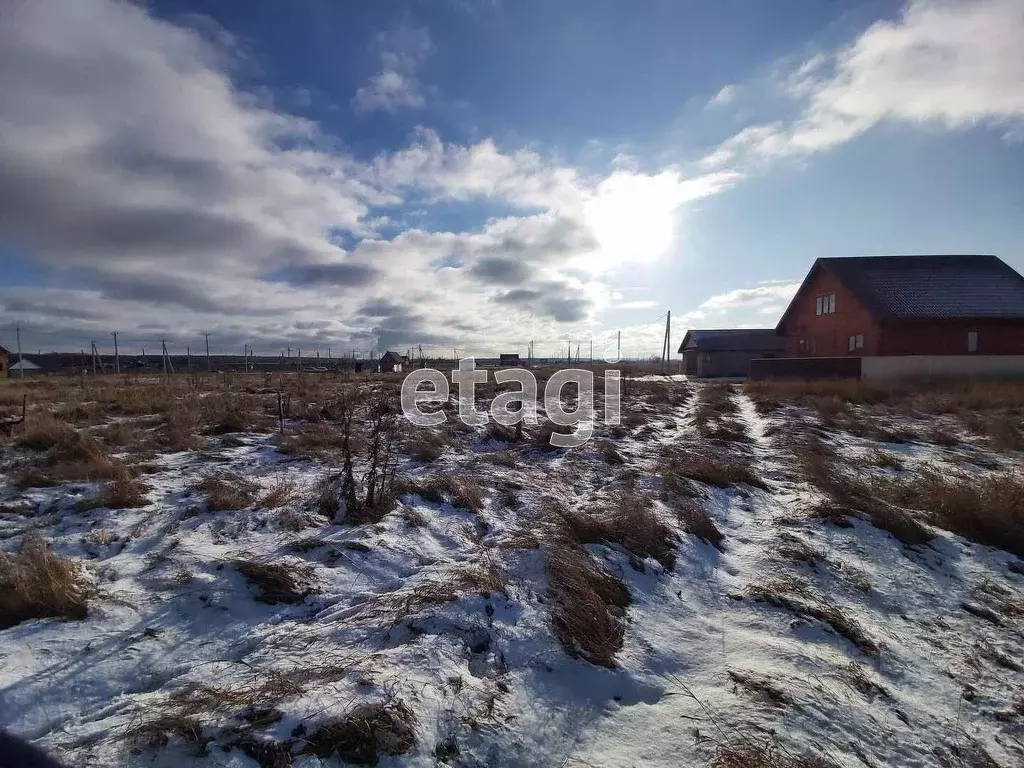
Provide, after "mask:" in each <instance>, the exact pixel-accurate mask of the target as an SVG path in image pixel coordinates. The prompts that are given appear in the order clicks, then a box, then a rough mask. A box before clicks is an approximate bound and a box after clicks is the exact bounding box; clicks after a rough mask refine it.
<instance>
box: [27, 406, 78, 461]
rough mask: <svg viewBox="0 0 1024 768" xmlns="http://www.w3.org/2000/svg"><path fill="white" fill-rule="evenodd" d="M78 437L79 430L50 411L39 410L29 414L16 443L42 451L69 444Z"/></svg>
mask: <svg viewBox="0 0 1024 768" xmlns="http://www.w3.org/2000/svg"><path fill="white" fill-rule="evenodd" d="M77 439H78V432H77V431H76V430H75V428H74V427H72V426H71V425H70V424H68V423H67V422H64V421H61V420H59V419H57V418H56V417H55V416H54V415H53V414H52V413H50V412H49V411H39V412H33V413H29V414H28V416H27V417H26V419H25V424H24V427H23V430H22V433H21V435H20V436H19V437H18V439H17V440H16V441H15V445H17V446H18V447H19V448H25V449H27V450H30V451H39V452H42V451H48V450H50V449H51V448H54V447H56V446H59V445H69V444H71V443H73V442H74V441H75V440H77Z"/></svg>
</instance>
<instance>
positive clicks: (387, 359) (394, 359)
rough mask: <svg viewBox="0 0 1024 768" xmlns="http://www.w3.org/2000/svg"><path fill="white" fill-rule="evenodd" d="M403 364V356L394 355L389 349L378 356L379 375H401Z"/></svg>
mask: <svg viewBox="0 0 1024 768" xmlns="http://www.w3.org/2000/svg"><path fill="white" fill-rule="evenodd" d="M403 364H404V360H403V356H402V355H398V354H395V353H394V352H392V351H391V350H390V349H389V350H388V351H387V352H385V353H384V354H383V355H381V356H380V372H381V373H401V372H402V365H403Z"/></svg>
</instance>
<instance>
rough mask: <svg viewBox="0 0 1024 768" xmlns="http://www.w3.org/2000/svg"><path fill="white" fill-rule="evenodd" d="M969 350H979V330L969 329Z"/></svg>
mask: <svg viewBox="0 0 1024 768" xmlns="http://www.w3.org/2000/svg"><path fill="white" fill-rule="evenodd" d="M967 351H968V352H977V351H978V332H977V331H968V332H967Z"/></svg>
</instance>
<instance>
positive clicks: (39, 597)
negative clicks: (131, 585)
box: [0, 533, 92, 629]
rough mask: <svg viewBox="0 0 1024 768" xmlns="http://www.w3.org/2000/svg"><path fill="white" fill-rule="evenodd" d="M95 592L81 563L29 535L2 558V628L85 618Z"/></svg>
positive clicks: (0, 571)
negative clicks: (38, 620) (48, 620)
mask: <svg viewBox="0 0 1024 768" xmlns="http://www.w3.org/2000/svg"><path fill="white" fill-rule="evenodd" d="M91 594H92V589H91V587H90V586H89V584H88V582H87V581H86V580H85V578H84V575H83V573H82V570H81V568H80V567H79V565H78V564H77V563H75V562H74V561H72V560H68V559H66V558H63V557H57V556H56V555H54V554H53V553H52V552H51V551H50V548H49V546H48V544H47V543H46V541H45V540H44V539H43V538H42V537H41V536H39V535H38V534H36V533H27V534H25V535H24V536H23V537H22V539H21V547H20V549H19V551H18V552H17V553H15V554H3V555H0V629H7V628H8V627H13V626H14V625H16V624H20V623H21V622H23V621H28V620H29V619H42V618H63V619H84V618H85V616H86V610H87V603H88V599H89V597H90V596H91Z"/></svg>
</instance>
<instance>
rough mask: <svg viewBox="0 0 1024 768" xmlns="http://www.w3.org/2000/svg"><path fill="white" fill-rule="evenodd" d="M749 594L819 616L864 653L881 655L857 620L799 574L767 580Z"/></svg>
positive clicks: (819, 618) (753, 588)
mask: <svg viewBox="0 0 1024 768" xmlns="http://www.w3.org/2000/svg"><path fill="white" fill-rule="evenodd" d="M746 591H747V594H748V595H750V596H751V597H752V598H754V599H755V600H761V601H764V602H766V603H771V604H772V605H776V606H778V607H780V608H785V609H787V610H790V611H792V612H793V613H795V614H797V615H800V616H805V617H809V618H812V619H817V620H818V621H820V622H822V623H824V624H827V625H828V626H829V627H831V628H832V630H833V631H834V632H835V633H836V634H838V635H841V636H842V637H845V638H846V639H847V640H849V641H850V642H851V643H853V644H854V645H855V646H857V647H858V648H859V649H860V650H861V651H862V652H864V653H865V654H868V655H871V656H877V655H878V652H879V646H878V644H877V643H876V642H875V641H874V640H873V639H872V638H871V637H870V636H868V634H867V633H866V632H865V631H864V629H863V628H862V627H861V626H860V624H858V623H857V621H856V620H855V619H853V618H852V617H851V616H849V615H847V614H846V613H844V612H843V611H842V609H841V608H839V607H838V606H836V605H834V604H833V603H830V602H828V601H827V600H825V599H824V598H822V597H821V596H819V595H816V594H815V593H814V592H813V591H812V590H811V588H810V586H808V585H807V583H806V582H804V581H802V580H801V579H798V578H796V577H795V576H784V577H780V578H774V579H767V580H765V581H763V582H760V583H757V584H751V585H750V586H748V587H747V590H746Z"/></svg>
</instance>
